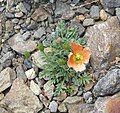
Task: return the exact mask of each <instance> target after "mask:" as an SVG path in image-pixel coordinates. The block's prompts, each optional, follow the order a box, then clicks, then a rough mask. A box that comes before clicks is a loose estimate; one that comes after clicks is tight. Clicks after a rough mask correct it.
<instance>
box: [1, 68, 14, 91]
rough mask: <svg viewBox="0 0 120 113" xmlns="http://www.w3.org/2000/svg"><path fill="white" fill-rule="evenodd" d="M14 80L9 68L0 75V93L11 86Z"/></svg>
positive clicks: (12, 71) (12, 72) (11, 70)
mask: <svg viewBox="0 0 120 113" xmlns="http://www.w3.org/2000/svg"><path fill="white" fill-rule="evenodd" d="M15 78H16V74H15V71H14V70H13V69H11V68H9V67H7V68H5V69H4V70H3V71H1V73H0V93H1V92H2V91H4V90H6V89H7V88H9V87H10V86H11V85H12V81H13V79H15Z"/></svg>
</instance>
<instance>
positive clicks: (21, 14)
mask: <svg viewBox="0 0 120 113" xmlns="http://www.w3.org/2000/svg"><path fill="white" fill-rule="evenodd" d="M23 15H24V14H23V13H22V12H18V13H15V17H16V18H21V17H22V16H23Z"/></svg>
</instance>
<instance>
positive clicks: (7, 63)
mask: <svg viewBox="0 0 120 113" xmlns="http://www.w3.org/2000/svg"><path fill="white" fill-rule="evenodd" d="M11 64H12V60H6V61H5V62H4V63H3V64H1V65H2V66H3V67H4V68H6V67H10V66H11Z"/></svg>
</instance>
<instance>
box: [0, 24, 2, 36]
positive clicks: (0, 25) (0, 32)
mask: <svg viewBox="0 0 120 113" xmlns="http://www.w3.org/2000/svg"><path fill="white" fill-rule="evenodd" d="M1 34H2V23H0V35H1Z"/></svg>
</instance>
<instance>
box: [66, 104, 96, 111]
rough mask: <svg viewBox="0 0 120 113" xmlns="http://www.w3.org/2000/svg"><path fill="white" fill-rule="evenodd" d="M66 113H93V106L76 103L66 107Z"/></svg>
mask: <svg viewBox="0 0 120 113" xmlns="http://www.w3.org/2000/svg"><path fill="white" fill-rule="evenodd" d="M67 108H68V113H93V112H92V111H93V110H94V105H93V104H85V103H82V102H81V103H77V104H70V105H67Z"/></svg>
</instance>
